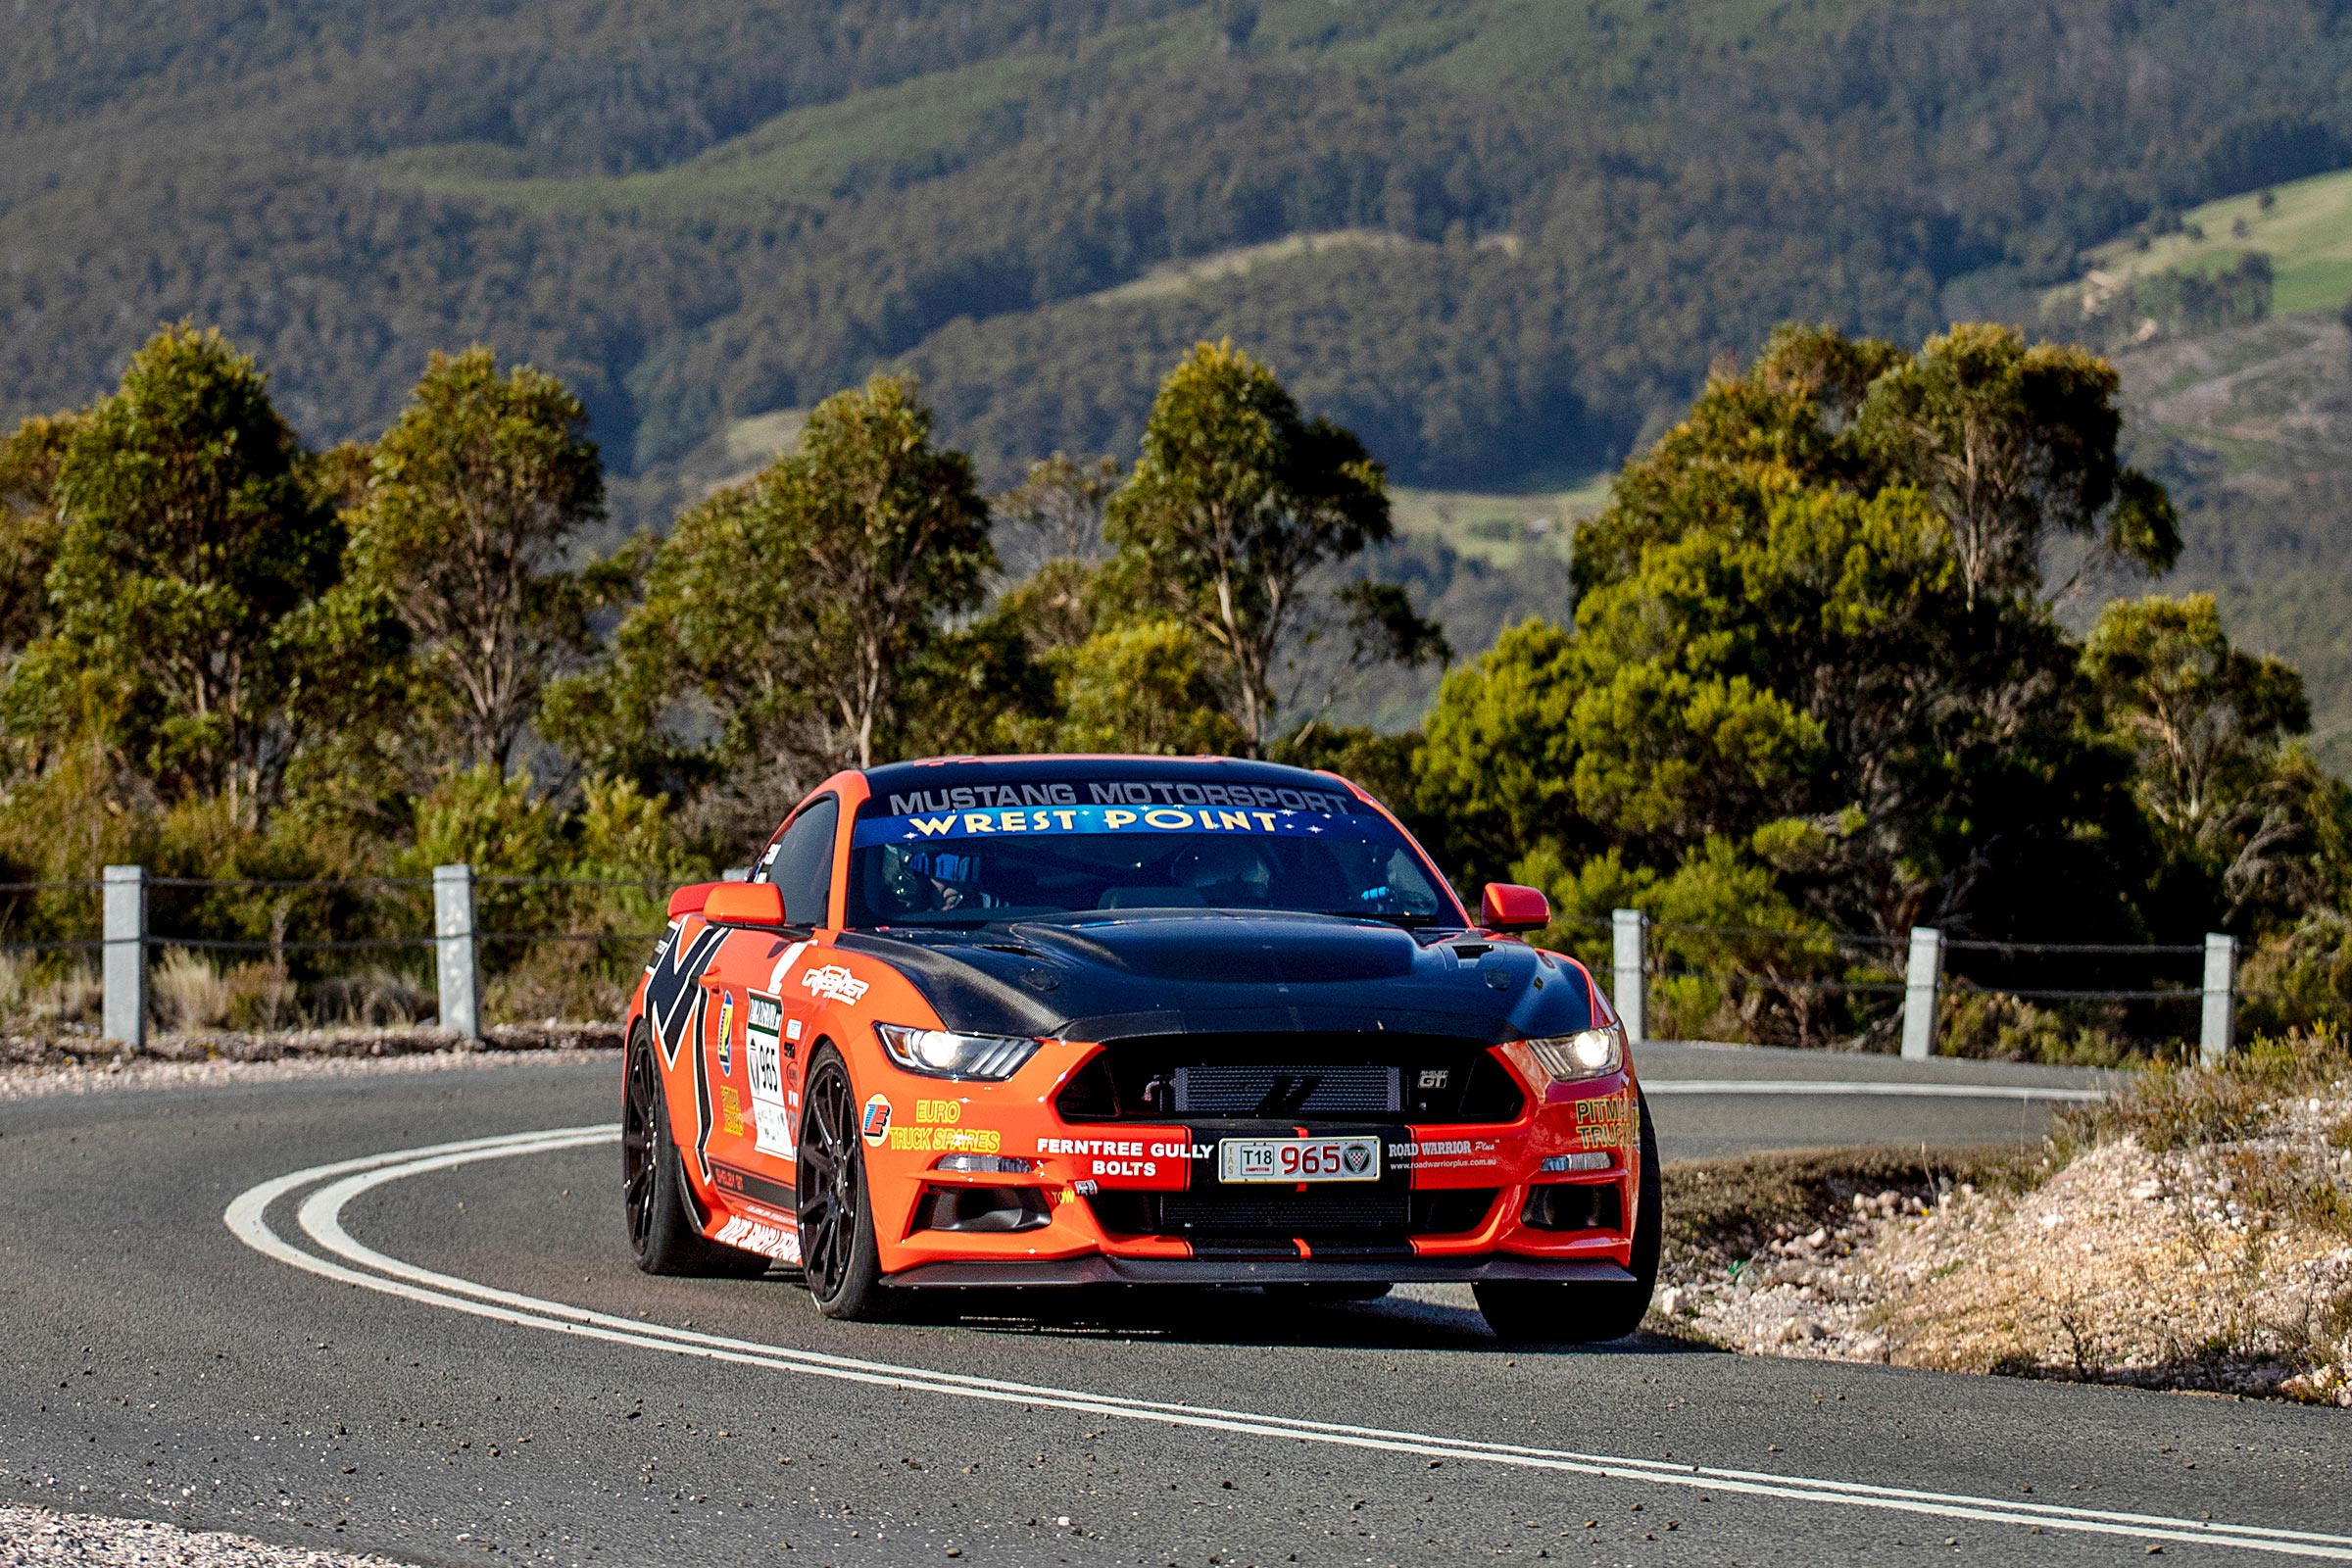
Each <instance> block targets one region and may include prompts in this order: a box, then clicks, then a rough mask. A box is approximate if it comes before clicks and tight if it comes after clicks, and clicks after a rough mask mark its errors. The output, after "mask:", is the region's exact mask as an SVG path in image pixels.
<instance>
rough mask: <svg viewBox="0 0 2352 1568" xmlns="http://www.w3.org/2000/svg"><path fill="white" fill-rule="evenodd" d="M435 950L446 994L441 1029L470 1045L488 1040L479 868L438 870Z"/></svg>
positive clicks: (435, 870)
mask: <svg viewBox="0 0 2352 1568" xmlns="http://www.w3.org/2000/svg"><path fill="white" fill-rule="evenodd" d="M433 948H434V957H435V959H436V964H435V972H436V978H437V980H438V982H439V989H440V993H441V1027H442V1028H444V1029H447V1030H450V1031H452V1032H453V1033H455V1034H458V1035H461V1036H463V1037H464V1038H466V1039H467V1040H479V1039H481V1038H482V1011H481V1005H480V1001H479V997H480V993H481V977H482V967H481V962H480V959H479V957H478V956H477V955H476V953H475V938H474V926H473V867H472V866H470V865H436V866H434V867H433Z"/></svg>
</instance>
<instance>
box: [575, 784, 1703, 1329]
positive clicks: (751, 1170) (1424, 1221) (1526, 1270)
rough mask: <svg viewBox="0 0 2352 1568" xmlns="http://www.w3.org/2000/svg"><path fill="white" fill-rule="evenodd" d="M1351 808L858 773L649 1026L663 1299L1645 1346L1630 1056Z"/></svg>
mask: <svg viewBox="0 0 2352 1568" xmlns="http://www.w3.org/2000/svg"><path fill="white" fill-rule="evenodd" d="M1480 904H1481V907H1480V910H1479V912H1478V914H1477V915H1476V916H1475V917H1474V916H1473V915H1472V914H1471V913H1470V911H1469V910H1468V909H1467V908H1466V907H1464V906H1463V904H1462V903H1461V901H1460V900H1459V899H1458V898H1457V897H1456V896H1455V894H1454V893H1453V891H1452V890H1451V888H1450V887H1449V886H1448V885H1447V883H1446V879H1445V877H1444V876H1442V875H1441V874H1440V873H1439V871H1438V869H1437V867H1436V866H1435V865H1434V864H1432V863H1431V860H1430V858H1429V857H1428V856H1427V855H1426V854H1425V853H1424V852H1423V851H1422V849H1421V847H1420V845H1419V844H1418V843H1416V842H1415V841H1414V839H1413V837H1412V836H1411V834H1409V833H1407V832H1406V831H1405V830H1404V828H1403V827H1402V826H1401V825H1400V824H1399V823H1398V822H1397V820H1396V819H1395V818H1394V817H1393V816H1391V815H1390V813H1389V812H1388V811H1387V810H1386V809H1383V808H1382V807H1381V806H1380V804H1379V803H1378V802H1376V801H1374V800H1373V799H1372V798H1371V797H1370V796H1368V795H1367V794H1365V793H1364V792H1363V791H1362V790H1360V789H1357V788H1356V787H1355V786H1353V785H1351V784H1349V783H1348V782H1347V781H1346V780H1344V779H1342V778H1340V777H1338V776H1337V775H1334V774H1331V773H1322V772H1311V771H1307V770H1305V769H1300V768H1293V767H1283V766H1277V765H1274V764H1271V763H1266V762H1254V761H1241V760H1229V759H1217V758H1200V759H1174V758H1141V757H1136V758H1124V757H1036V758H996V759H977V758H955V759H943V760H935V761H921V762H903V763H894V764H891V765H888V766H882V767H874V768H869V769H865V770H862V771H850V772H844V773H840V774H837V775H835V776H834V777H833V778H830V779H828V780H826V781H825V783H824V784H823V785H821V786H820V787H819V788H818V789H817V790H816V791H815V792H814V793H813V794H811V795H810V796H809V798H808V799H807V800H806V801H804V802H802V803H801V805H800V806H799V807H798V808H797V809H795V810H794V811H793V812H792V814H791V816H789V817H788V818H787V819H786V820H785V822H784V824H783V825H782V826H781V827H780V828H778V829H777V831H776V833H775V835H774V836H773V837H772V838H771V839H770V840H769V841H768V843H767V845H766V846H765V848H764V850H763V852H762V853H761V854H760V858H759V860H758V863H757V865H756V867H755V868H754V869H753V870H752V871H751V872H750V874H749V877H748V879H745V880H739V881H725V882H713V883H705V884H699V885H696V886H692V887H687V888H683V889H680V890H679V891H678V893H677V894H676V895H675V896H674V897H673V898H672V899H671V901H670V905H669V926H668V929H667V931H666V932H665V933H664V934H663V936H662V941H661V945H660V947H659V948H658V949H657V950H656V952H655V954H654V957H653V962H652V963H651V964H649V965H648V966H647V968H646V971H645V976H644V979H643V980H642V981H641V982H640V983H639V985H638V987H637V991H636V994H635V996H634V998H633V999H632V1001H631V1003H630V1006H629V1011H628V1019H627V1025H626V1035H625V1039H626V1045H627V1049H626V1052H625V1068H624V1076H625V1088H624V1095H623V1124H622V1151H623V1176H624V1201H625V1211H626V1218H627V1228H628V1238H629V1244H630V1247H631V1249H632V1250H633V1251H634V1253H635V1256H636V1260H637V1263H638V1265H639V1266H640V1267H641V1268H643V1269H645V1270H647V1271H649V1272H653V1273H707V1274H736V1275H747V1276H748V1275H753V1274H758V1273H760V1272H763V1271H765V1270H766V1269H767V1268H769V1266H770V1265H771V1264H779V1263H780V1264H783V1265H787V1266H788V1267H797V1268H798V1269H799V1270H800V1271H801V1276H802V1278H803V1279H804V1281H805V1282H806V1284H807V1286H808V1289H809V1293H810V1294H811V1296H812V1297H813V1298H814V1299H815V1302H816V1305H817V1307H818V1308H819V1309H820V1310H821V1311H823V1312H825V1313H827V1314H829V1315H832V1316H835V1317H842V1318H858V1317H866V1316H874V1315H879V1314H882V1313H885V1312H887V1311H888V1310H889V1309H890V1308H891V1306H892V1304H893V1303H894V1302H898V1301H902V1300H904V1299H905V1295H904V1293H909V1292H914V1291H923V1290H931V1289H937V1288H955V1287H964V1288H971V1287H1033V1286H1070V1285H1132V1286H1142V1285H1152V1284H1189V1285H1196V1286H1202V1285H1206V1286H1258V1287H1265V1288H1269V1289H1276V1290H1282V1291H1288V1292H1292V1293H1295V1294H1296V1295H1297V1296H1299V1298H1302V1299H1315V1298H1323V1299H1367V1298H1371V1297H1376V1296H1378V1295H1380V1294H1382V1293H1383V1292H1385V1291H1386V1290H1387V1289H1388V1288H1389V1287H1390V1286H1392V1285H1395V1284H1397V1283H1400V1282H1431V1281H1452V1282H1462V1283H1467V1284H1469V1285H1470V1286H1471V1288H1472V1290H1473V1291H1474V1293H1475V1295H1476V1298H1477V1300H1478V1304H1479V1307H1480V1309H1481V1310H1482V1311H1483V1312H1484V1314H1485V1315H1486V1318H1487V1321H1488V1323H1489V1324H1490V1325H1491V1326H1492V1327H1493V1329H1494V1330H1495V1333H1496V1334H1497V1335H1499V1336H1500V1337H1501V1338H1503V1339H1505V1340H1507V1341H1512V1342H1519V1343H1570V1342H1582V1341H1593V1340H1604V1339H1614V1338H1616V1337H1618V1336H1621V1335H1624V1334H1626V1333H1629V1332H1631V1331H1632V1330H1633V1328H1634V1327H1635V1325H1636V1324H1638V1323H1639V1322H1640V1321H1641V1318H1642V1313H1643V1311H1644V1310H1645V1309H1646V1308H1647V1306H1648V1302H1649V1297H1650V1291H1651V1286H1652V1283H1653V1281H1654V1279H1655V1276H1656V1272H1657V1260H1658V1235H1659V1201H1658V1160H1657V1152H1656V1140H1655V1139H1654V1138H1653V1137H1652V1135H1651V1131H1650V1124H1649V1113H1648V1109H1647V1107H1646V1106H1645V1104H1644V1103H1643V1101H1642V1091H1641V1087H1640V1085H1639V1084H1638V1083H1637V1081H1636V1079H1635V1076H1634V1067H1633V1063H1632V1062H1631V1061H1630V1060H1629V1059H1628V1056H1627V1052H1626V1040H1625V1033H1624V1030H1623V1028H1622V1027H1621V1026H1620V1024H1619V1022H1618V1020H1617V1018H1616V1015H1615V1013H1614V1012H1613V1011H1612V1010H1611V1008H1610V1006H1609V1004H1608V1001H1607V999H1606V998H1605V997H1603V996H1602V994H1601V992H1600V990H1599V988H1598V987H1597V986H1595V985H1594V984H1593V977H1592V976H1591V975H1590V974H1589V973H1587V972H1586V970H1585V968H1584V967H1583V966H1582V965H1581V964H1579V963H1578V962H1577V961H1576V960H1575V959H1574V958H1572V957H1569V956H1565V955H1562V954H1557V953H1551V952H1546V951H1544V950H1543V949H1542V948H1539V947H1536V946H1533V945H1531V944H1530V943H1529V942H1527V941H1526V940H1525V939H1524V935H1523V934H1524V933H1526V932H1529V931H1533V930H1535V929H1538V928H1540V927H1542V926H1544V925H1545V924H1547V923H1548V922H1549V918H1550V911H1549V908H1548V907H1547V906H1546V904H1545V902H1544V896H1543V895H1542V894H1541V893H1539V892H1537V891H1536V890H1534V889H1530V888H1520V887H1511V886H1506V885H1502V884H1494V885H1490V886H1489V887H1487V888H1486V889H1485V892H1484V895H1483V897H1482V899H1481V901H1480Z"/></svg>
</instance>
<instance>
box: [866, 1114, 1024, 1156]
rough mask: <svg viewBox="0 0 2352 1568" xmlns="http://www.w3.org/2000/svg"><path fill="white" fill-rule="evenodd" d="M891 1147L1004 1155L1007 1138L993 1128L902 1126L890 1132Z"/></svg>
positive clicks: (938, 1152)
mask: <svg viewBox="0 0 2352 1568" xmlns="http://www.w3.org/2000/svg"><path fill="white" fill-rule="evenodd" d="M869 1142H870V1140H869ZM890 1147H891V1148H893V1149H907V1150H912V1151H914V1152H918V1153H924V1152H927V1153H935V1154H1001V1153H1003V1152H1005V1135H1004V1134H1003V1133H1001V1132H998V1131H997V1130H996V1129H995V1128H993V1127H909V1126H907V1124H906V1123H905V1122H901V1123H899V1125H897V1126H896V1127H893V1128H892V1129H891V1130H890Z"/></svg>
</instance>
